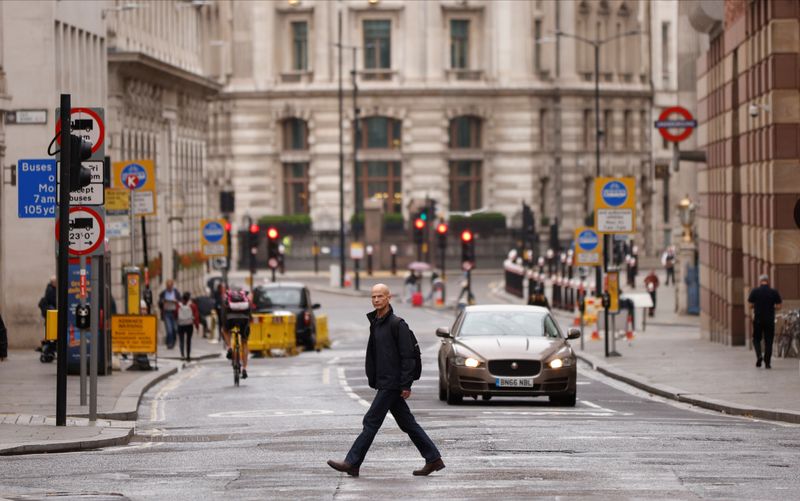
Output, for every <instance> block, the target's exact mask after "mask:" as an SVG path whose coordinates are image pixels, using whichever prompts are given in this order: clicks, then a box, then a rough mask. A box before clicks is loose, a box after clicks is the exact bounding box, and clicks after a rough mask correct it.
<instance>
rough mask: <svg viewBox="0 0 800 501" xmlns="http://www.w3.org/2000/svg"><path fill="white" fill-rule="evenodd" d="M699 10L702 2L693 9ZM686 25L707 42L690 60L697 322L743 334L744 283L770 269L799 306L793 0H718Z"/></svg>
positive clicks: (798, 100)
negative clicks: (699, 160) (693, 69)
mask: <svg viewBox="0 0 800 501" xmlns="http://www.w3.org/2000/svg"><path fill="white" fill-rule="evenodd" d="M701 7H702V6H701ZM704 7H705V8H704V9H700V10H698V11H697V12H696V13H695V14H694V19H693V25H695V27H697V28H698V29H701V30H703V31H704V32H706V33H708V34H709V35H710V37H711V42H710V47H709V49H708V51H707V52H705V53H704V54H703V55H702V57H701V58H700V59H699V60H698V62H697V73H698V77H699V78H698V83H697V96H698V115H699V120H700V121H701V125H700V127H699V141H700V143H701V145H703V147H704V148H705V150H706V152H707V166H706V167H705V168H704V169H702V170H701V171H700V173H699V178H698V190H699V192H700V212H699V222H698V233H699V239H700V256H701V273H700V276H701V307H702V313H701V321H702V325H701V328H702V330H703V332H704V333H706V334H707V335H708V337H709V338H710V339H711V340H713V341H718V342H721V343H725V344H732V345H742V344H745V343H746V342H747V341H746V340H747V339H749V336H748V334H749V333H750V325H751V324H750V322H749V321H747V320H748V318H749V315H750V313H749V311H748V308H747V307H746V305H747V302H746V300H747V293H748V291H749V289H750V288H751V287H753V286H755V285H757V280H758V276H759V275H760V274H762V273H767V274H769V276H770V278H771V280H772V284H773V286H774V287H776V288H777V289H778V290H779V291H780V293H781V295H782V296H783V299H784V308H794V307H798V306H800V264H798V263H800V230H798V228H797V227H796V226H795V223H794V221H793V218H792V214H793V211H794V207H795V205H796V204H797V203H798V200H800V174H799V173H800V150H798V145H800V80H799V79H800V73H798V68H799V67H800V4H798V3H797V2H789V1H781V0H753V1H744V0H726V1H725V2H724V4H722V3H720V4H717V5H714V4H707V5H705V6H704Z"/></svg>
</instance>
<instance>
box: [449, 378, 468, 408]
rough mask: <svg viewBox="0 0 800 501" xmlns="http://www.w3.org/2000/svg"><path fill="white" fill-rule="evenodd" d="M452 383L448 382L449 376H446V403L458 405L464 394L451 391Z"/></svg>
mask: <svg viewBox="0 0 800 501" xmlns="http://www.w3.org/2000/svg"><path fill="white" fill-rule="evenodd" d="M452 386H453V385H452V383H451V382H450V378H447V386H446V389H447V404H448V405H458V404H460V403H461V400H462V399H463V398H464V395H462V394H461V393H457V392H455V391H453V388H452Z"/></svg>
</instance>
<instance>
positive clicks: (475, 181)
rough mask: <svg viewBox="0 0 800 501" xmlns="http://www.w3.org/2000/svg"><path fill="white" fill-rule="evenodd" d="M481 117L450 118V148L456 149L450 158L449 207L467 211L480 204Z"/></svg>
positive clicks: (481, 176)
mask: <svg viewBox="0 0 800 501" xmlns="http://www.w3.org/2000/svg"><path fill="white" fill-rule="evenodd" d="M482 123H483V122H482V120H481V119H480V117H476V116H471V115H463V116H459V117H455V118H453V119H452V120H450V140H449V145H450V149H451V150H470V151H464V152H459V153H458V156H457V157H455V156H454V158H451V159H450V210H454V211H468V210H474V209H478V208H480V207H481V203H482V197H481V192H482V187H483V183H482V180H483V153H482V152H481V151H480V148H481V127H482Z"/></svg>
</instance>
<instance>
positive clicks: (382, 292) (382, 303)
mask: <svg viewBox="0 0 800 501" xmlns="http://www.w3.org/2000/svg"><path fill="white" fill-rule="evenodd" d="M371 298H372V306H373V307H374V308H375V310H376V311H377V312H378V316H380V317H382V316H384V315H385V314H386V312H387V311H388V310H389V301H390V300H391V298H392V293H391V291H389V286H387V285H386V284H375V285H374V286H372V294H371Z"/></svg>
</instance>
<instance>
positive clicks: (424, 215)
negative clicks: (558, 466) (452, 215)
mask: <svg viewBox="0 0 800 501" xmlns="http://www.w3.org/2000/svg"><path fill="white" fill-rule="evenodd" d="M429 216H430V214H429V208H428V207H423V208H421V209H420V210H419V219H422V221H423V222H426V223H427V222H428V217H429Z"/></svg>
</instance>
